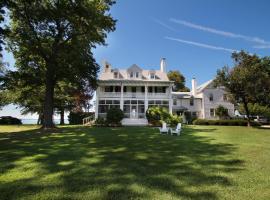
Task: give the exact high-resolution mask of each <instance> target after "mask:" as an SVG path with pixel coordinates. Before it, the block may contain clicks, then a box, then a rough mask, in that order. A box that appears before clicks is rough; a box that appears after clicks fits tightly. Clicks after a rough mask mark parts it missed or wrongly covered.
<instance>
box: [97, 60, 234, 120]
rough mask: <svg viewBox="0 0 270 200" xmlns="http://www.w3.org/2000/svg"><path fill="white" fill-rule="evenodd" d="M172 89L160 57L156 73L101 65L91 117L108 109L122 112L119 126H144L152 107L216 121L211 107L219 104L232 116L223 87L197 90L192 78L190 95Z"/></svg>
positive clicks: (210, 82) (232, 107)
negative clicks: (186, 112) (147, 113)
mask: <svg viewBox="0 0 270 200" xmlns="http://www.w3.org/2000/svg"><path fill="white" fill-rule="evenodd" d="M172 87H173V82H172V81H170V80H169V79H168V77H167V72H166V60H165V59H164V58H163V59H161V62H160V69H159V70H145V69H142V68H141V67H139V66H137V65H135V64H134V65H132V66H130V67H129V68H127V69H117V68H112V66H111V65H110V64H109V63H108V62H104V64H103V71H102V73H101V75H100V78H99V80H98V88H97V90H96V105H95V118H98V117H101V118H105V117H106V113H107V111H108V110H109V109H110V108H112V107H118V108H120V109H121V110H123V111H124V116H125V117H124V119H123V121H122V124H123V125H147V124H148V122H147V119H146V116H145V113H146V111H147V109H148V108H149V107H152V106H159V107H165V108H167V109H168V110H169V112H170V113H175V114H179V115H181V114H182V113H183V112H185V111H190V112H191V114H192V115H194V116H195V115H196V116H197V117H198V118H204V119H214V118H216V116H215V108H216V107H217V106H219V105H223V106H224V107H226V108H227V109H228V112H229V114H230V115H233V113H234V106H233V104H231V103H229V102H228V101H227V99H226V93H225V91H224V90H223V88H215V87H213V83H212V81H208V82H207V83H205V84H203V85H200V86H198V87H197V83H196V80H195V79H192V90H191V92H172Z"/></svg>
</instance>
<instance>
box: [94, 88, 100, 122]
mask: <svg viewBox="0 0 270 200" xmlns="http://www.w3.org/2000/svg"><path fill="white" fill-rule="evenodd" d="M99 91H100V89H99V87H98V88H97V90H96V102H95V119H97V118H98V101H99V100H98V95H99Z"/></svg>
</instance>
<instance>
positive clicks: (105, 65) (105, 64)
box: [103, 60, 111, 72]
mask: <svg viewBox="0 0 270 200" xmlns="http://www.w3.org/2000/svg"><path fill="white" fill-rule="evenodd" d="M103 70H104V72H110V71H111V65H110V63H108V62H107V61H105V60H104V61H103Z"/></svg>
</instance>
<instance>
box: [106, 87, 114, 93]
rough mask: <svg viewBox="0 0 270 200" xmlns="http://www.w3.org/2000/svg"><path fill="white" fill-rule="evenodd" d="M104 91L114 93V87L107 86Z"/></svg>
mask: <svg viewBox="0 0 270 200" xmlns="http://www.w3.org/2000/svg"><path fill="white" fill-rule="evenodd" d="M104 91H105V92H113V86H106V87H105V88H104Z"/></svg>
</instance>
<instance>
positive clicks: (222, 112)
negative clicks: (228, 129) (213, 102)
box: [215, 105, 229, 119]
mask: <svg viewBox="0 0 270 200" xmlns="http://www.w3.org/2000/svg"><path fill="white" fill-rule="evenodd" d="M215 113H216V115H217V116H218V117H219V119H226V118H227V117H228V116H229V114H228V109H227V108H225V107H224V106H222V105H219V106H218V107H217V108H216V109H215Z"/></svg>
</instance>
